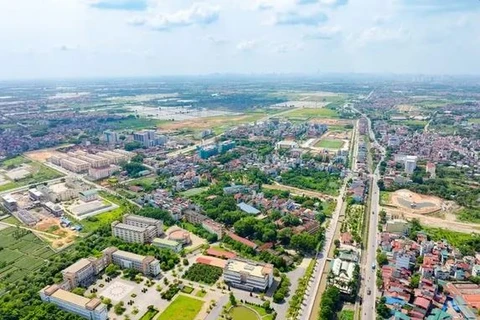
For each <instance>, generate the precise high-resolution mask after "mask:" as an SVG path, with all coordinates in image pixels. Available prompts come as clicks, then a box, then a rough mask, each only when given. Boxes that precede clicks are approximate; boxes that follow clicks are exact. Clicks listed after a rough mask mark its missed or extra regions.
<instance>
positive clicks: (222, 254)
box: [207, 248, 237, 259]
mask: <svg viewBox="0 0 480 320" xmlns="http://www.w3.org/2000/svg"><path fill="white" fill-rule="evenodd" d="M207 254H208V255H209V256H214V257H219V258H225V259H232V258H235V257H236V256H237V255H236V254H235V253H232V252H226V251H220V250H217V249H214V248H209V249H208V250H207Z"/></svg>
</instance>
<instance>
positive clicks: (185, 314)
mask: <svg viewBox="0 0 480 320" xmlns="http://www.w3.org/2000/svg"><path fill="white" fill-rule="evenodd" d="M204 303H205V302H203V301H202V300H198V299H195V298H191V297H187V296H184V295H179V296H178V297H177V298H176V299H175V300H173V302H172V303H171V304H170V305H169V306H168V307H167V309H165V311H163V312H162V314H161V315H160V316H159V317H158V318H157V320H172V319H175V320H193V319H195V317H196V316H197V314H198V313H199V312H200V310H201V309H202V306H203V304H204Z"/></svg>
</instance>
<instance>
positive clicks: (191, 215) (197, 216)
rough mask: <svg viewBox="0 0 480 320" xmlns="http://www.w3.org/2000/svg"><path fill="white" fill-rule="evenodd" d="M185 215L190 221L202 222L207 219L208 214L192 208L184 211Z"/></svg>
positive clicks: (194, 222)
mask: <svg viewBox="0 0 480 320" xmlns="http://www.w3.org/2000/svg"><path fill="white" fill-rule="evenodd" d="M184 217H185V219H186V220H187V221H188V222H190V223H193V224H201V223H202V221H203V220H205V219H207V216H204V215H203V214H201V213H198V212H196V211H194V210H191V209H187V210H185V211H184Z"/></svg>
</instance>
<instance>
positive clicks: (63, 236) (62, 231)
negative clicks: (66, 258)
mask: <svg viewBox="0 0 480 320" xmlns="http://www.w3.org/2000/svg"><path fill="white" fill-rule="evenodd" d="M53 226H58V227H59V229H58V230H55V231H53V232H51V233H52V234H53V235H55V236H58V237H60V238H58V239H55V240H53V239H50V241H51V245H52V247H53V248H54V249H58V248H61V247H63V246H65V245H68V244H70V243H72V242H73V241H75V239H76V238H77V234H76V232H75V231H73V230H71V229H69V228H63V227H62V226H60V221H59V219H58V218H47V219H43V220H42V221H40V222H39V223H37V224H36V225H35V227H34V228H35V230H39V231H43V232H49V231H48V229H49V228H50V227H53Z"/></svg>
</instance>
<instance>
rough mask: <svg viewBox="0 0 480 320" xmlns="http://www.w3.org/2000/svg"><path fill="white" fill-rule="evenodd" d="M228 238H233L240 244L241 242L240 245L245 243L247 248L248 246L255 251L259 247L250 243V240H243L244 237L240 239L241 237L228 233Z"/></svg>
mask: <svg viewBox="0 0 480 320" xmlns="http://www.w3.org/2000/svg"><path fill="white" fill-rule="evenodd" d="M228 236H229V237H230V238H232V239H233V240H235V241H238V242H240V243H243V244H244V245H246V246H248V247H250V248H253V249H255V248H256V247H257V245H256V244H255V243H254V242H252V241H250V240H248V239H245V238H242V237H240V236H239V235H236V234H235V233H233V232H228Z"/></svg>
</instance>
